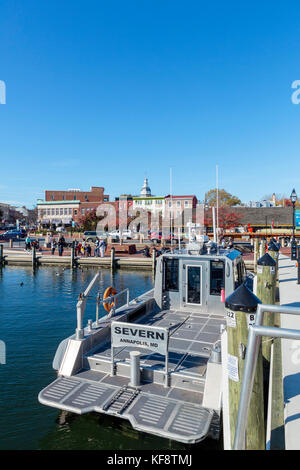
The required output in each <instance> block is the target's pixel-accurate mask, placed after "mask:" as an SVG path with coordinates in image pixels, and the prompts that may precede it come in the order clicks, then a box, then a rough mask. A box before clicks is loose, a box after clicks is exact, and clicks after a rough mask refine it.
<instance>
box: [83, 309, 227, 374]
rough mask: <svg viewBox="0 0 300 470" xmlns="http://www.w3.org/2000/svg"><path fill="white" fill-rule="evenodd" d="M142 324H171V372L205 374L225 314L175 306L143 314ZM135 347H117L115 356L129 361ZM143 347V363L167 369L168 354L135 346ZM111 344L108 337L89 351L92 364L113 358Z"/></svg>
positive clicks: (140, 320)
mask: <svg viewBox="0 0 300 470" xmlns="http://www.w3.org/2000/svg"><path fill="white" fill-rule="evenodd" d="M137 323H139V324H145V325H148V326H159V327H167V328H170V343H169V368H168V370H169V372H175V371H176V372H177V373H179V374H183V375H186V374H187V375H189V376H191V377H194V378H197V377H199V378H200V377H203V376H204V374H205V370H206V363H207V360H208V358H209V356H210V354H211V350H212V348H213V346H214V344H216V342H218V341H219V339H220V327H221V324H225V319H224V317H222V316H220V315H215V314H209V313H206V314H193V313H189V312H181V311H175V310H164V311H160V312H158V313H155V314H153V313H150V314H147V315H144V316H143V317H142V318H139V319H138V320H137ZM132 350H133V348H132V347H128V346H127V347H123V348H115V352H114V356H115V360H116V361H117V362H119V363H123V364H125V365H128V367H129V365H130V351H132ZM134 350H136V351H140V353H141V357H140V362H141V367H142V368H149V369H153V370H161V371H163V370H164V364H165V358H164V357H163V356H161V355H160V354H155V353H153V352H152V351H148V350H147V349H143V348H138V347H134ZM110 358H111V345H110V342H109V341H108V342H107V343H106V344H103V345H101V347H100V348H98V350H97V351H95V352H94V353H93V354H88V355H87V359H88V361H89V365H90V367H91V368H93V365H96V364H97V363H99V362H101V361H103V360H104V361H110Z"/></svg>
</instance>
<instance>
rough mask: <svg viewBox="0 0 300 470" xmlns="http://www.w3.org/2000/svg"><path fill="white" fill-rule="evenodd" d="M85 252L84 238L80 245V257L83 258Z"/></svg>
mask: <svg viewBox="0 0 300 470" xmlns="http://www.w3.org/2000/svg"><path fill="white" fill-rule="evenodd" d="M85 251H86V241H85V238H84V239H83V240H82V243H81V255H83V256H85Z"/></svg>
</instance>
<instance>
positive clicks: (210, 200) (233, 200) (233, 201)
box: [205, 189, 241, 206]
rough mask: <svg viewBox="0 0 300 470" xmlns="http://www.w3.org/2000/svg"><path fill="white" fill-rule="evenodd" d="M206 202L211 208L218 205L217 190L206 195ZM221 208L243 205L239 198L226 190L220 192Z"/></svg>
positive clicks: (212, 190)
mask: <svg viewBox="0 0 300 470" xmlns="http://www.w3.org/2000/svg"><path fill="white" fill-rule="evenodd" d="M205 201H206V203H207V204H208V205H209V206H216V205H217V189H211V190H210V191H208V192H207V193H206V195H205ZM218 201H219V206H237V205H238V204H241V200H240V199H239V198H238V197H237V196H233V195H232V194H230V193H228V192H227V191H225V189H219V190H218Z"/></svg>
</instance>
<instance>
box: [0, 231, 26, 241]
mask: <svg viewBox="0 0 300 470" xmlns="http://www.w3.org/2000/svg"><path fill="white" fill-rule="evenodd" d="M25 237H26V231H25V230H24V229H21V230H7V232H4V233H2V234H1V235H0V239H1V240H22V239H24V238H25Z"/></svg>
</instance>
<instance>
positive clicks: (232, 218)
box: [204, 206, 242, 230]
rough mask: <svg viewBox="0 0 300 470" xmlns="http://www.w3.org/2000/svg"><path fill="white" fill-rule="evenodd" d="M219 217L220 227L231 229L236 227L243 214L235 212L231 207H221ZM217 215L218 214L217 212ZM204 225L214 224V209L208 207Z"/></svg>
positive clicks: (210, 225)
mask: <svg viewBox="0 0 300 470" xmlns="http://www.w3.org/2000/svg"><path fill="white" fill-rule="evenodd" d="M218 212H219V217H218V222H219V223H218V226H219V228H223V229H224V230H229V229H231V228H233V227H236V226H237V225H239V224H240V222H241V219H242V214H239V213H237V212H235V211H234V210H233V209H231V208H230V207H228V206H227V207H226V206H223V207H220V208H219V211H218ZM216 216H217V214H216ZM204 225H205V226H206V227H212V226H213V219H212V211H211V209H207V210H206V211H205V215H204Z"/></svg>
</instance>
